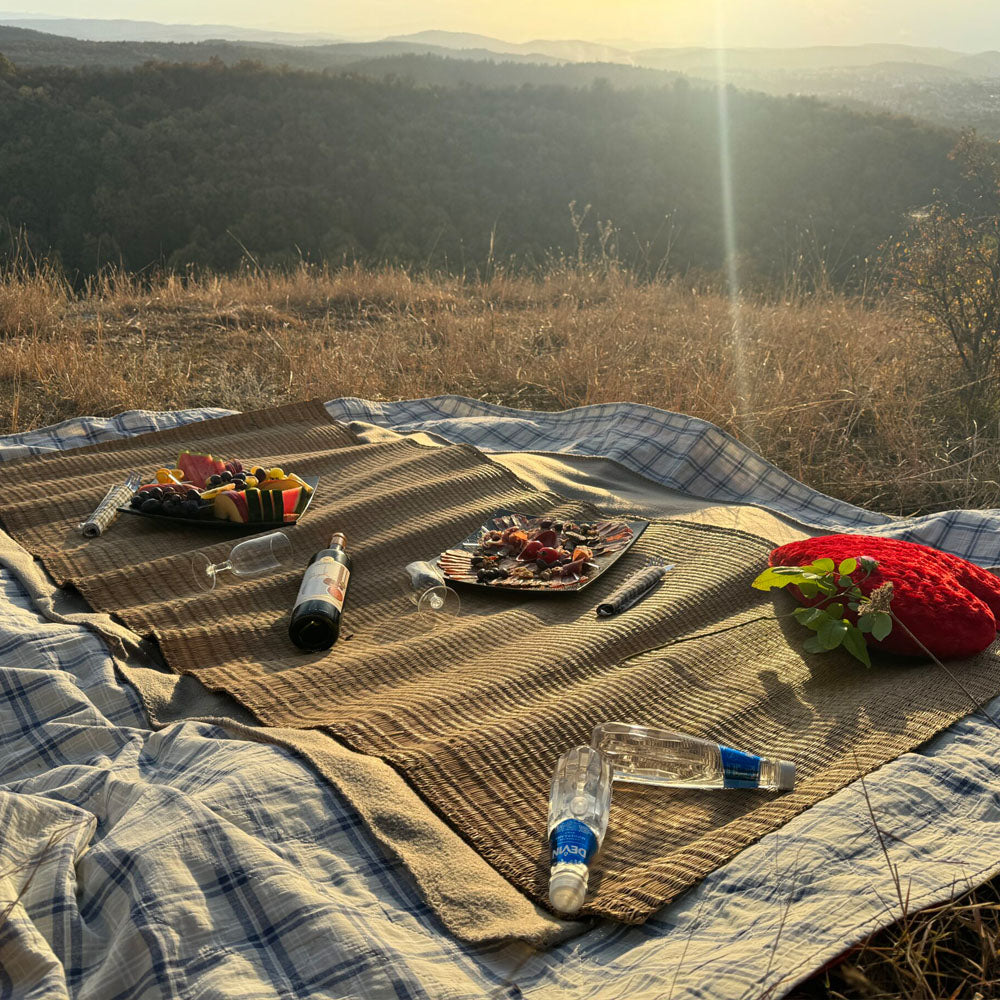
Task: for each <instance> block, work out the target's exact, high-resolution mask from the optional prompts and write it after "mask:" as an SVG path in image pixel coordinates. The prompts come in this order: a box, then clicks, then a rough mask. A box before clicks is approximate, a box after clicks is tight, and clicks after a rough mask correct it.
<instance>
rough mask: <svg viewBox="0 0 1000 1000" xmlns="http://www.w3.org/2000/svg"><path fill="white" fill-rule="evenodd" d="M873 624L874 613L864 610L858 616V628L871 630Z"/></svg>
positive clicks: (864, 630)
mask: <svg viewBox="0 0 1000 1000" xmlns="http://www.w3.org/2000/svg"><path fill="white" fill-rule="evenodd" d="M874 624H875V615H874V614H872V612H871V611H866V612H865V613H864V614H863V615H861V616H860V617H859V618H858V628H859V629H861V631H862V632H871V630H872V627H873V626H874Z"/></svg>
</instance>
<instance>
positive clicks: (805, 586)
mask: <svg viewBox="0 0 1000 1000" xmlns="http://www.w3.org/2000/svg"><path fill="white" fill-rule="evenodd" d="M796 586H797V587H798V588H799V590H800V591H802V596H803V597H805V598H807V599H812V598H813V597H815V596H816V595H817V594H818V593H819V587H818V586H817V585H816V584H815V582H813V581H812V580H803V581H802V582H801V583H799V584H797V585H796Z"/></svg>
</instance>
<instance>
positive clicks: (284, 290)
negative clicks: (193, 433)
mask: <svg viewBox="0 0 1000 1000" xmlns="http://www.w3.org/2000/svg"><path fill="white" fill-rule="evenodd" d="M738 316H739V320H738V324H734V311H733V309H732V308H731V305H730V302H729V300H728V299H727V298H726V297H725V296H723V295H721V294H719V293H718V292H717V291H713V290H712V289H711V288H710V287H708V286H706V285H705V284H704V283H702V284H701V285H698V284H695V283H693V282H685V281H682V280H675V281H673V282H670V283H667V284H640V283H638V282H635V281H633V280H632V279H631V278H630V277H629V276H628V275H627V274H626V273H622V272H619V271H615V270H613V269H611V270H607V269H606V270H605V272H604V273H603V274H599V273H588V272H581V271H579V270H576V269H560V270H556V271H553V272H552V273H550V274H549V275H548V276H546V277H544V278H541V279H536V280H533V279H529V278H520V277H514V276H510V275H505V274H499V275H497V276H495V277H493V278H492V279H491V280H489V281H487V282H484V283H472V284H470V283H467V282H463V281H462V280H461V279H458V278H451V277H414V276H411V275H409V274H407V273H405V272H403V271H399V270H392V269H385V270H380V271H370V270H364V269H360V268H347V269H342V270H326V269H317V268H310V267H306V266H303V267H301V268H300V269H298V270H297V271H294V272H292V273H290V274H286V273H260V272H257V271H256V270H247V271H246V272H245V273H243V274H240V275H236V276H209V277H203V278H199V279H196V280H185V279H183V278H180V277H177V276H166V277H163V278H160V279H154V280H153V281H152V282H148V281H146V282H144V281H140V280H139V279H136V278H134V277H131V276H128V275H124V274H118V275H112V276H108V277H105V278H102V279H100V280H98V281H95V282H93V283H92V284H91V285H90V286H89V287H88V288H87V289H86V290H85V291H84V292H83V293H81V294H78V295H73V294H72V293H71V292H70V290H69V289H68V288H67V287H66V284H65V282H64V281H63V280H62V279H61V278H60V277H59V275H58V274H57V273H56V272H54V271H53V270H51V269H48V268H46V267H45V266H41V267H34V268H32V269H30V270H29V269H21V270H19V271H18V272H17V273H13V274H9V275H8V276H7V277H6V278H5V279H3V280H2V281H0V433H3V432H7V431H11V430H25V429H28V428H31V427H35V426H39V425H43V424H47V423H51V422H53V421H56V420H60V419H63V418H66V417H70V416H76V415H78V414H83V413H88V414H111V413H115V412H117V411H120V410H123V409H130V408H145V409H170V408H176V407H185V406H195V405H216V406H225V407H230V408H233V409H252V408H255V407H260V406H267V405H269V404H272V403H276V402H282V401H288V400H292V399H303V398H323V399H330V398H333V397H335V396H344V395H357V396H364V397H368V398H374V399H398V398H407V397H416V396H425V395H435V394H438V393H461V394H463V395H467V396H473V397H477V398H481V399H486V400H490V401H493V402H498V403H504V404H508V405H511V406H518V407H529V408H535V409H546V410H547V409H563V408H566V407H572V406H579V405H582V404H586V403H599V402H607V401H616V400H631V401H635V402H640V403H648V404H649V405H651V406H658V407H662V408H664V409H668V410H676V411H680V412H684V413H690V414H694V415H696V416H699V417H704V418H705V419H707V420H710V421H712V422H714V423H716V424H718V425H720V426H721V427H723V428H725V429H726V430H728V431H729V432H730V433H732V434H734V435H735V436H736V437H738V438H740V439H741V440H743V441H745V442H746V443H747V444H749V445H751V446H753V447H755V448H757V449H758V450H759V451H760V452H762V453H763V454H764V455H765V456H767V457H768V458H769V459H771V460H772V461H773V462H775V464H777V465H779V466H780V467H781V468H783V469H785V470H786V471H788V472H790V473H791V474H792V475H793V476H796V477H797V478H799V479H802V480H804V481H805V482H807V483H809V484H810V485H812V486H815V487H816V488H818V489H820V490H823V491H824V492H827V493H831V494H833V495H835V496H838V497H841V498H843V499H846V500H849V501H852V502H854V503H859V504H865V505H868V506H872V507H875V508H880V509H883V510H886V511H889V512H893V513H912V512H916V511H927V510H932V509H938V508H944V507H955V506H992V505H994V504H995V503H996V498H997V494H998V492H1000V488H998V485H997V475H996V468H997V459H998V457H1000V448H998V443H997V437H998V435H997V428H996V427H995V426H991V427H989V428H986V429H984V428H978V429H977V428H973V427H971V425H969V426H966V422H965V421H963V420H962V419H961V412H962V410H961V407H959V406H958V405H957V395H956V384H955V379H956V375H955V371H956V367H955V364H954V362H953V360H952V359H951V358H950V357H949V356H948V353H947V351H945V350H942V349H941V348H939V347H938V346H937V345H935V344H933V343H931V342H929V341H928V340H927V337H926V334H925V333H924V332H923V330H922V329H921V327H920V325H919V324H917V323H915V322H913V321H912V320H910V319H908V318H907V317H906V316H905V314H903V313H902V312H901V311H899V310H897V309H894V308H891V307H889V306H887V305H885V304H881V305H878V306H876V307H869V306H866V305H864V304H862V303H860V302H857V301H852V300H849V299H846V298H844V297H840V296H836V295H833V294H828V295H822V296H815V297H805V296H800V297H796V298H795V299H794V300H791V301H774V300H768V299H766V298H763V297H750V296H747V297H744V299H743V300H742V302H741V304H740V307H739V309H738ZM734 327H735V329H738V331H739V332H738V333H737V332H735V330H734Z"/></svg>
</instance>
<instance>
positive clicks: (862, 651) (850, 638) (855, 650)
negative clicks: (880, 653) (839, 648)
mask: <svg viewBox="0 0 1000 1000" xmlns="http://www.w3.org/2000/svg"><path fill="white" fill-rule="evenodd" d="M844 649H846V650H847V652H848V653H850V654H851V656H853V657H854V658H855V659H856V660H860V661H861V662H862V663H863V664H864V665H865V666H866V667H870V666H871V665H872V661H871V660H870V659H869V657H868V647H867V646H866V645H865V638H864V636H863V635H862V634H861V633H860V632H859V631H858V630H857V629H856V628H852V629H848V631H847V635H845V636H844Z"/></svg>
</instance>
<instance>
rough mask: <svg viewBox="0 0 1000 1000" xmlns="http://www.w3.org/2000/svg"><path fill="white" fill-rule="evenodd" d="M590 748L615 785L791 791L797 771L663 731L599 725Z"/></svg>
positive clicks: (784, 763)
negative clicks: (603, 762)
mask: <svg viewBox="0 0 1000 1000" xmlns="http://www.w3.org/2000/svg"><path fill="white" fill-rule="evenodd" d="M590 742H591V745H592V746H593V747H594V748H595V749H596V750H600V751H601V753H602V754H603V755H604V756H605V757H606V758H607V759H608V761H609V763H610V765H611V773H612V777H613V780H614V781H628V782H634V783H635V784H639V785H666V786H668V787H670V788H765V789H771V790H772V791H788V790H789V789H791V788H793V787H794V785H795V765H794V764H792V763H790V762H789V761H787V760H768V759H767V758H766V757H757V756H755V755H754V754H751V753H744V752H743V751H742V750H733V749H732V748H731V747H725V746H720V745H719V744H718V743H711V742H709V741H708V740H701V739H698V738H697V737H696V736H685V735H684V734H683V733H674V732H671V731H670V730H667V729H654V728H652V727H650V726H633V725H630V724H629V723H626V722H602V723H601V724H600V725H598V726H595V727H594V733H593V736H592V737H591V740H590ZM553 787H554V786H553Z"/></svg>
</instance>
